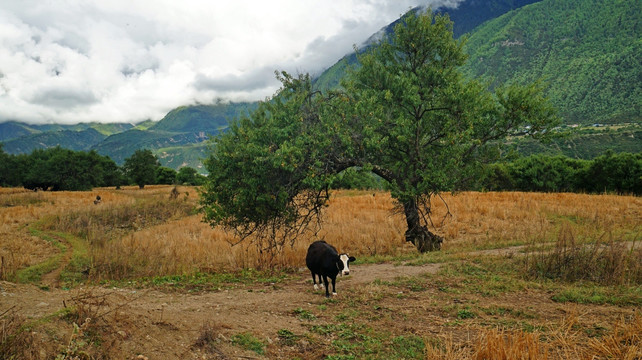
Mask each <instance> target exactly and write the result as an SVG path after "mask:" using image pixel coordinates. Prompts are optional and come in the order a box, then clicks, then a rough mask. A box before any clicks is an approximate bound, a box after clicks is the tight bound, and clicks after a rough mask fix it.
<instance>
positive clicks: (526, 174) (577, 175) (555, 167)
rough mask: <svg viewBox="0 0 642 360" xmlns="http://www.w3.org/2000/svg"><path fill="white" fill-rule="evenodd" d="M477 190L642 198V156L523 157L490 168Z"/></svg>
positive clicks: (608, 154)
mask: <svg viewBox="0 0 642 360" xmlns="http://www.w3.org/2000/svg"><path fill="white" fill-rule="evenodd" d="M477 190H490V191H504V190H515V191H539V192H582V193H604V192H608V193H617V194H634V195H642V153H636V154H632V153H614V152H612V151H607V152H606V153H604V154H603V155H601V156H598V157H596V158H594V159H593V160H582V159H573V158H569V157H566V156H563V155H557V156H550V155H531V156H528V157H522V158H518V159H516V160H514V161H511V162H507V163H496V164H493V165H491V166H489V168H488V169H487V172H486V174H485V176H484V177H483V178H482V179H481V181H480V183H479V184H478V189H477Z"/></svg>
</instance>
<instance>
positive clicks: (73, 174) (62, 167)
mask: <svg viewBox="0 0 642 360" xmlns="http://www.w3.org/2000/svg"><path fill="white" fill-rule="evenodd" d="M0 157H4V158H5V161H6V162H5V161H3V162H2V165H0V166H2V167H6V168H5V169H4V170H5V171H6V172H5V171H3V172H2V173H1V174H0V184H1V183H4V184H5V185H10V186H18V185H22V186H24V187H25V188H27V189H38V188H39V189H43V190H47V189H51V190H54V191H59V190H89V189H91V188H92V187H96V186H111V185H118V184H119V179H120V174H119V169H118V166H117V165H116V163H114V162H113V161H112V160H111V159H109V158H108V157H106V156H101V155H98V153H96V152H95V151H90V152H82V151H79V152H76V151H72V150H68V149H63V148H60V147H55V148H50V149H46V150H34V151H33V152H32V153H31V154H29V155H24V154H22V155H16V156H7V155H6V154H4V153H3V152H0Z"/></svg>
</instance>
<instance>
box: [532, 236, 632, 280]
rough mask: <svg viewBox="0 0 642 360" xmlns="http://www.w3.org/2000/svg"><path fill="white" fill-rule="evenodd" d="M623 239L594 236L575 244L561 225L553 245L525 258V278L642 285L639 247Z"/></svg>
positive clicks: (573, 239) (573, 237) (574, 240)
mask: <svg viewBox="0 0 642 360" xmlns="http://www.w3.org/2000/svg"><path fill="white" fill-rule="evenodd" d="M627 245H628V243H627V242H625V241H616V240H614V239H612V238H609V239H607V240H604V239H597V241H595V242H594V243H591V244H589V243H578V242H577V241H576V239H575V236H574V234H573V231H572V230H571V228H570V227H568V226H567V227H563V228H562V229H561V230H560V233H559V235H558V239H557V242H556V243H555V248H554V249H553V250H551V251H540V252H536V253H534V254H530V255H529V256H527V257H526V258H525V272H526V274H527V276H528V277H532V278H548V279H560V280H563V281H568V282H574V281H581V280H586V281H593V282H595V283H598V284H602V285H640V284H642V263H641V262H640V259H642V250H641V249H636V248H635V247H631V248H630V249H629V246H627Z"/></svg>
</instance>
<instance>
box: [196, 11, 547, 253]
mask: <svg viewBox="0 0 642 360" xmlns="http://www.w3.org/2000/svg"><path fill="white" fill-rule="evenodd" d="M462 48H463V42H461V41H456V40H454V39H453V33H452V23H451V22H450V21H449V20H448V18H447V17H443V16H433V15H432V14H430V13H426V14H416V13H410V14H408V15H407V16H405V17H404V18H403V21H400V22H399V24H398V25H397V26H396V27H395V33H394V35H393V36H392V37H391V39H390V41H389V42H388V41H384V42H381V43H379V44H378V46H377V47H375V48H373V49H372V51H370V52H368V53H367V54H365V55H363V56H362V57H360V62H361V64H362V67H361V68H360V69H358V70H357V71H355V72H353V73H351V74H350V76H349V78H348V79H347V80H346V82H345V83H344V88H345V91H344V92H330V93H329V94H323V93H322V92H319V91H315V90H313V87H312V84H311V81H310V78H309V76H307V75H300V76H299V77H298V78H294V77H292V76H290V75H288V74H286V73H283V74H282V75H281V76H280V80H281V82H282V83H283V87H282V89H281V90H280V91H279V93H278V94H277V95H276V96H275V97H274V98H273V99H272V100H271V101H269V102H264V103H261V104H260V105H259V107H258V109H257V110H256V111H255V112H254V113H252V114H251V115H250V116H249V117H244V118H241V120H240V121H239V122H237V123H234V124H232V126H230V129H229V131H228V132H226V133H224V134H221V135H219V136H218V137H217V138H215V140H214V147H213V148H212V150H211V154H210V156H209V157H208V158H207V159H206V161H205V164H206V167H207V169H208V171H209V174H210V176H209V180H210V181H208V183H207V184H206V185H205V187H204V190H203V192H202V194H201V195H202V196H201V204H202V205H203V211H204V213H205V219H206V220H207V221H209V222H210V223H211V224H212V225H213V226H216V225H222V226H224V227H226V228H229V229H233V230H235V231H236V232H237V234H239V235H240V236H241V239H243V238H245V237H247V236H249V235H257V234H258V238H259V239H264V240H265V239H267V241H268V242H267V243H266V244H264V245H266V246H261V247H262V248H267V249H271V251H278V250H279V249H280V248H281V247H282V246H283V245H284V244H285V243H286V242H287V241H286V240H290V241H293V239H295V238H296V236H297V235H298V234H300V232H301V231H305V230H306V226H307V225H308V224H309V223H310V221H311V220H312V219H313V218H316V216H318V214H319V211H320V210H321V209H322V207H323V206H324V205H325V203H326V201H327V200H328V192H327V190H328V188H329V187H330V186H331V185H332V183H333V181H335V180H336V178H337V176H336V174H338V173H340V172H341V171H344V170H346V169H348V168H353V167H360V168H362V169H363V170H364V171H366V172H370V171H371V172H373V173H375V174H376V175H378V176H380V177H381V178H382V179H383V180H385V181H386V182H387V185H388V186H390V188H391V192H392V196H393V197H394V198H395V199H396V200H397V201H398V202H399V203H400V204H402V205H403V208H404V212H405V215H406V220H407V223H408V232H407V233H406V238H407V240H408V241H412V242H413V243H415V245H416V246H417V248H418V249H419V250H421V251H422V252H423V251H426V250H436V249H438V248H439V243H440V239H439V238H438V237H436V236H435V235H434V234H432V233H430V232H429V231H428V229H427V227H426V224H427V220H426V218H425V215H426V214H428V212H429V210H430V204H429V201H430V196H431V195H432V194H435V193H439V192H442V191H452V190H456V189H459V188H461V187H462V186H464V185H465V184H467V183H468V182H470V180H471V179H472V178H474V177H476V176H477V174H478V172H479V170H480V169H481V166H480V165H481V164H483V163H485V162H488V161H490V160H492V159H494V158H495V157H496V156H497V154H498V152H497V147H498V145H497V141H498V140H502V139H503V138H504V137H505V136H507V135H509V134H510V133H511V132H513V131H516V130H517V129H521V128H525V126H526V125H528V126H529V127H528V128H527V129H528V130H525V131H526V133H528V134H530V135H533V136H542V135H543V134H547V130H548V129H549V128H550V127H551V126H553V125H555V124H556V121H557V118H556V117H555V113H554V110H553V109H552V108H551V107H550V106H549V105H548V103H547V102H546V99H545V98H543V97H542V96H541V91H540V88H539V86H538V85H537V84H535V85H530V86H523V87H522V86H516V85H511V86H507V87H501V88H498V89H497V91H496V92H495V94H492V93H490V92H489V91H487V90H486V89H485V88H484V86H482V85H481V84H480V83H478V82H475V81H466V80H465V79H464V78H463V76H462V74H461V73H460V71H459V67H460V66H461V65H463V64H464V63H465V59H466V55H465V54H464V52H463V50H462ZM259 241H260V240H259ZM415 241H417V242H415Z"/></svg>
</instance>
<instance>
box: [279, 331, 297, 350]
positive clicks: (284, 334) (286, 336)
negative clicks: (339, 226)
mask: <svg viewBox="0 0 642 360" xmlns="http://www.w3.org/2000/svg"><path fill="white" fill-rule="evenodd" d="M277 335H278V336H279V340H280V341H281V342H282V343H283V344H284V345H287V346H293V345H294V344H296V342H297V341H298V340H299V337H300V336H299V335H296V334H295V333H293V332H292V331H290V330H288V329H281V330H279V331H278V332H277Z"/></svg>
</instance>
